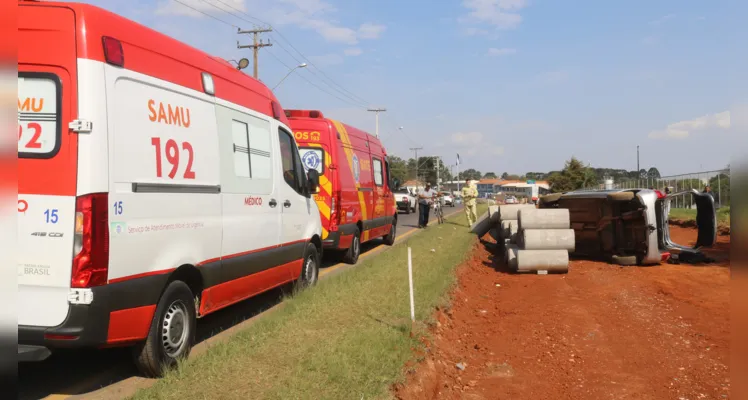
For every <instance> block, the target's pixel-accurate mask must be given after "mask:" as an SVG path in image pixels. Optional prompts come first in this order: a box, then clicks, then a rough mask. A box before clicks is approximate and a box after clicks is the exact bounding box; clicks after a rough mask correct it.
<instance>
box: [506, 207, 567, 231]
mask: <svg viewBox="0 0 748 400" xmlns="http://www.w3.org/2000/svg"><path fill="white" fill-rule="evenodd" d="M518 215H519V217H518V218H517V220H518V221H519V228H520V229H569V228H571V219H570V218H569V210H568V209H566V208H539V209H522V210H520V211H519V212H518Z"/></svg>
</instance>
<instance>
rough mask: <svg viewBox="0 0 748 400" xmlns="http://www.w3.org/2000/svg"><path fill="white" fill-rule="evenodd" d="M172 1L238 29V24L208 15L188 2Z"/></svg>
mask: <svg viewBox="0 0 748 400" xmlns="http://www.w3.org/2000/svg"><path fill="white" fill-rule="evenodd" d="M174 1H176V2H177V3H179V4H181V5H183V6H185V7H187V8H189V9H191V10H193V11H195V12H199V13H200V14H203V15H205V16H206V17H210V18H213V19H214V20H216V21H219V22H223V23H224V24H226V25H228V26H232V27H234V28H237V29H239V27H238V26H236V25H234V24H232V23H231V22H227V21H224V20H222V19H220V18H218V17H214V16H212V15H210V14H208V13H206V12H204V11H201V10H198V9H197V8H195V7H192V6H191V5H188V4H185V3H182V2H181V1H179V0H174ZM203 1H204V0H203ZM208 4H210V3H208ZM219 10H220V8H219Z"/></svg>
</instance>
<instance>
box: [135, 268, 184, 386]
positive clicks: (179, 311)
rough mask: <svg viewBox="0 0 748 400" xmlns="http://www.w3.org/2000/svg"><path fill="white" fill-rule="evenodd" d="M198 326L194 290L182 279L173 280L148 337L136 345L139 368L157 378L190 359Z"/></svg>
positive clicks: (136, 358)
mask: <svg viewBox="0 0 748 400" xmlns="http://www.w3.org/2000/svg"><path fill="white" fill-rule="evenodd" d="M195 326H196V316H195V299H194V296H193V295H192V291H190V288H189V286H187V284H186V283H184V282H182V281H173V282H171V283H170V284H169V286H167V287H166V290H164V294H163V295H162V296H161V300H159V302H158V306H157V307H156V313H155V315H154V316H153V321H151V328H150V330H149V331H148V336H147V337H146V340H145V341H144V342H142V343H139V344H138V345H136V346H135V347H134V348H133V356H134V357H135V365H136V366H137V367H138V370H139V371H140V372H141V373H142V374H143V375H145V376H146V377H149V378H156V377H160V376H162V375H163V373H164V371H166V370H167V369H170V368H173V367H174V366H176V365H177V361H178V360H180V359H185V358H187V356H188V355H189V354H190V350H191V349H192V344H193V343H194V342H195Z"/></svg>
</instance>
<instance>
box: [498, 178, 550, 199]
mask: <svg viewBox="0 0 748 400" xmlns="http://www.w3.org/2000/svg"><path fill="white" fill-rule="evenodd" d="M528 182H529V183H528ZM495 190H496V193H501V194H504V195H511V196H523V197H527V198H528V199H537V198H538V197H539V196H543V195H545V194H548V193H550V192H551V190H550V185H549V184H548V182H546V181H525V182H522V181H514V182H507V181H504V182H503V183H500V184H498V185H497V186H496V189H495Z"/></svg>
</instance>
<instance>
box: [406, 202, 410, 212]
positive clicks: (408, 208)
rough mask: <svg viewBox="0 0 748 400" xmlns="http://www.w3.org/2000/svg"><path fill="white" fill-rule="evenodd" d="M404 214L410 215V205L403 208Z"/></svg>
mask: <svg viewBox="0 0 748 400" xmlns="http://www.w3.org/2000/svg"><path fill="white" fill-rule="evenodd" d="M405 213H406V214H410V204H408V205H407V206H405Z"/></svg>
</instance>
